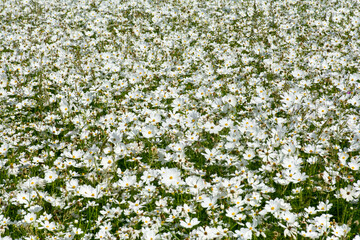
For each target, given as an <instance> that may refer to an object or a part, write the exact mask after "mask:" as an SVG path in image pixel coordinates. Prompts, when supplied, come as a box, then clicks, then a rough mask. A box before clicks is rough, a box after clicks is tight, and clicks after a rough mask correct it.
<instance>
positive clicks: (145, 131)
mask: <svg viewBox="0 0 360 240" xmlns="http://www.w3.org/2000/svg"><path fill="white" fill-rule="evenodd" d="M141 133H142V135H143V136H144V137H145V138H152V137H154V136H155V135H156V133H157V128H156V127H155V126H153V125H147V126H145V127H143V128H142V129H141Z"/></svg>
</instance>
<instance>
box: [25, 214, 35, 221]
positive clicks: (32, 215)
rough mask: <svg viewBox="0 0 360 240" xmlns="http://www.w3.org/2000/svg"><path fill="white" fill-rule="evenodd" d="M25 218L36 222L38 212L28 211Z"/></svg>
mask: <svg viewBox="0 0 360 240" xmlns="http://www.w3.org/2000/svg"><path fill="white" fill-rule="evenodd" d="M24 220H25V222H26V223H34V222H35V220H36V214H35V213H28V214H26V215H25V217H24Z"/></svg>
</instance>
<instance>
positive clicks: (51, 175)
mask: <svg viewBox="0 0 360 240" xmlns="http://www.w3.org/2000/svg"><path fill="white" fill-rule="evenodd" d="M58 177H59V175H58V174H57V173H56V172H55V171H52V170H48V171H46V172H45V178H44V180H45V181H46V182H47V183H51V182H54V181H55V180H56V179H57V178H58Z"/></svg>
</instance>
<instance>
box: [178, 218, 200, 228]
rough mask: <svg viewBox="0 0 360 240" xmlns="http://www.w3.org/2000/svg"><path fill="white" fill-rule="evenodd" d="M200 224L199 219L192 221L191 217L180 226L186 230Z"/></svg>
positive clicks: (181, 221) (181, 222)
mask: <svg viewBox="0 0 360 240" xmlns="http://www.w3.org/2000/svg"><path fill="white" fill-rule="evenodd" d="M199 223H200V221H199V220H198V219H197V218H193V219H190V218H189V217H187V218H186V219H185V221H183V220H180V226H182V227H184V228H192V227H194V226H195V225H198V224H199Z"/></svg>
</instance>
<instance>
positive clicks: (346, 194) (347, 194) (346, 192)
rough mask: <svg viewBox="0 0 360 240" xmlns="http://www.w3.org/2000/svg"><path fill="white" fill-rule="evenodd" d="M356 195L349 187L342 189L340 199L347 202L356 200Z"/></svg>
mask: <svg viewBox="0 0 360 240" xmlns="http://www.w3.org/2000/svg"><path fill="white" fill-rule="evenodd" d="M355 194H356V192H355V190H354V188H353V187H352V186H351V185H348V186H347V187H346V188H340V197H341V198H343V199H345V200H346V201H347V202H350V201H352V200H354V197H355Z"/></svg>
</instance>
